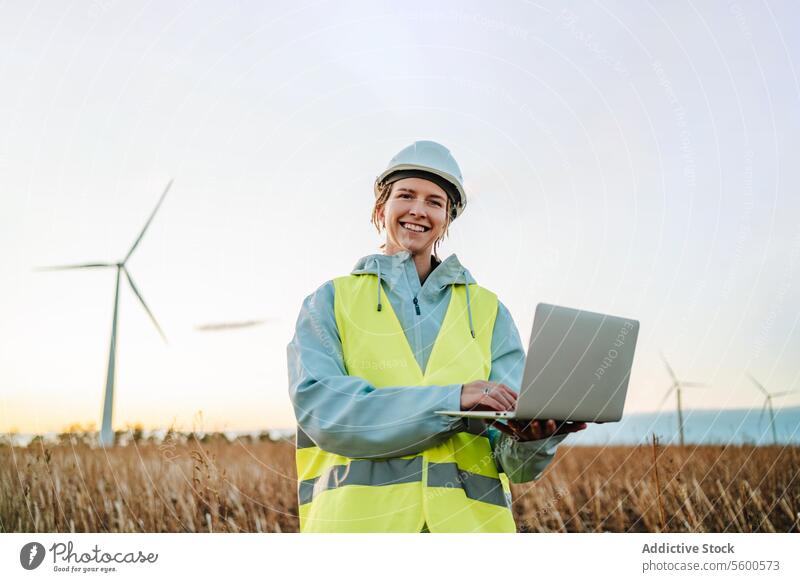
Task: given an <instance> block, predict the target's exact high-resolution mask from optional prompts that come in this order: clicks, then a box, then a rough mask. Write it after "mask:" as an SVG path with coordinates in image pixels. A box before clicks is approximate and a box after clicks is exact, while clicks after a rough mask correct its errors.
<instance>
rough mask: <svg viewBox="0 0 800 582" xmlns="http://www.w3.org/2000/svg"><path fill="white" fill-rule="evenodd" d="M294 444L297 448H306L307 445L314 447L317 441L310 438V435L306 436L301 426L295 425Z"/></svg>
mask: <svg viewBox="0 0 800 582" xmlns="http://www.w3.org/2000/svg"><path fill="white" fill-rule="evenodd" d="M296 445H297V448H298V449H307V448H308V447H316V446H317V443H315V442H314V441H312V440H311V437H310V436H308V435H307V434H306V433H305V432H304V431H303V429H302V428H300V427H299V426H298V427H297V440H296Z"/></svg>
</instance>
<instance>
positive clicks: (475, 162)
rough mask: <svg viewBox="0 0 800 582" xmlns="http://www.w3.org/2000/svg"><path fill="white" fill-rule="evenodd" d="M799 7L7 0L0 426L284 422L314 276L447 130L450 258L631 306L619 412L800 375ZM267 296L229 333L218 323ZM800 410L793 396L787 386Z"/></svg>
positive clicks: (338, 270) (555, 294) (483, 278)
mask: <svg viewBox="0 0 800 582" xmlns="http://www.w3.org/2000/svg"><path fill="white" fill-rule="evenodd" d="M798 22H800V8H798V6H797V5H796V3H793V2H790V1H788V0H785V1H775V2H729V1H724V2H723V1H717V2H703V3H692V2H670V3H660V2H638V1H633V0H627V1H618V2H608V1H603V2H595V3H591V4H590V3H583V2H572V3H569V2H568V3H561V2H527V1H522V0H508V1H504V2H496V3H485V2H454V1H451V2H437V3H430V2H422V1H410V2H388V1H384V2H366V1H361V2H325V1H317V2H269V3H264V2H255V1H254V2H226V3H219V2H170V3H161V2H115V1H113V0H106V1H103V0H96V1H94V2H85V3H81V2H76V3H62V2H56V1H55V0H45V1H43V2H38V3H26V2H16V3H4V4H3V5H2V7H0V78H2V79H3V90H2V91H0V112H1V113H2V114H1V115H0V202H1V204H0V266H2V271H0V318H1V319H2V334H0V432H6V431H11V430H18V431H21V432H46V431H57V430H61V429H63V428H64V427H66V426H67V425H69V424H72V423H90V422H93V423H95V425H97V426H99V424H100V414H101V406H102V396H103V390H104V386H105V374H106V364H107V353H108V343H109V335H110V331H111V313H112V307H113V306H112V300H113V285H114V271H113V270H111V269H108V270H99V271H67V272H46V273H42V272H35V271H34V270H33V269H34V268H35V267H37V266H42V265H58V264H68V263H81V262H91V261H116V260H119V259H121V258H122V257H123V256H124V255H125V253H126V252H127V250H128V248H129V247H130V245H131V243H132V242H133V240H134V238H135V237H136V235H137V234H138V232H139V231H140V230H141V228H142V226H143V224H144V222H145V220H146V218H147V216H148V215H149V214H150V212H151V211H152V208H153V206H154V205H155V203H156V201H157V199H158V197H159V195H160V193H161V191H162V190H163V188H164V186H165V185H166V183H167V181H168V180H169V179H170V178H174V179H175V182H174V186H173V188H172V190H171V192H170V193H169V195H168V197H167V198H166V201H165V202H164V205H163V207H162V208H161V210H160V212H159V214H158V215H157V216H156V218H155V220H154V222H153V223H152V225H151V227H150V230H149V231H148V233H147V235H146V236H145V238H144V240H143V241H142V243H141V245H140V246H139V248H138V249H137V251H136V253H135V255H134V256H133V258H132V259H131V261H130V263H129V269H130V272H131V274H132V275H133V277H134V279H135V281H136V283H137V285H138V287H139V289H140V290H141V292H142V294H143V296H144V298H145V300H146V301H147V303H148V305H149V306H150V308H151V309H152V310H153V312H154V314H155V316H156V318H158V320H159V322H160V323H161V325H162V327H163V329H164V331H165V333H166V336H167V338H168V340H169V343H168V344H165V343H164V342H163V341H162V340H161V338H160V337H159V335H158V334H157V332H156V331H155V329H154V327H153V325H152V324H151V322H150V321H149V320H148V318H147V315H146V314H145V312H144V311H143V309H142V308H141V306H140V305H139V304H138V302H137V300H136V298H135V297H134V295H133V294H132V292H131V291H130V289H129V288H128V287H127V285H125V284H123V286H122V290H121V297H120V323H119V335H118V359H117V366H118V367H117V382H116V397H115V402H116V403H115V416H114V426H115V428H123V427H124V426H125V425H126V424H128V423H134V422H142V423H144V425H145V427H146V428H156V427H165V426H168V425H170V424H172V423H175V425H176V426H177V427H180V428H185V429H191V428H192V423H193V419H194V418H196V414H197V412H198V411H202V416H203V421H202V422H203V428H205V429H206V430H258V429H266V428H282V427H291V426H293V425H294V417H293V412H292V408H291V405H290V402H289V398H288V393H287V367H286V345H287V343H288V342H289V341H290V339H291V337H292V335H293V332H294V324H295V320H296V317H297V313H298V310H299V308H300V305H301V303H302V301H303V299H304V298H305V297H306V296H307V295H308V294H310V293H311V292H312V291H314V290H315V289H316V288H317V287H318V286H320V285H321V284H323V283H324V282H325V281H327V280H328V279H331V278H333V277H335V276H338V275H343V274H347V273H348V272H349V271H350V270H351V269H352V267H353V266H354V264H355V263H356V261H357V260H358V259H359V258H360V257H362V256H364V255H368V254H371V253H375V252H379V251H378V245H379V244H380V242H381V239H380V237H379V236H378V234H377V233H376V232H375V230H374V228H373V227H372V226H371V224H370V222H369V217H370V212H371V208H372V204H373V201H374V196H373V193H372V184H373V180H374V178H375V176H376V175H377V174H378V173H380V171H382V169H383V168H384V167H385V165H386V163H387V162H388V160H389V159H390V158H391V157H392V155H393V154H394V153H395V152H397V151H398V150H399V149H401V148H402V147H404V146H405V145H407V144H409V143H411V142H412V141H414V140H417V139H432V140H436V141H439V142H441V143H443V144H444V145H446V146H447V147H448V148H450V150H451V151H452V152H453V154H454V155H455V157H456V159H457V160H458V161H459V163H460V165H461V169H462V171H463V173H464V176H465V183H466V189H467V192H468V196H469V204H468V207H467V210H466V212H465V213H464V214H463V215H462V216H461V217H460V218H459V219H458V220H457V221H456V222H455V223H454V224H453V226H452V227H451V230H450V238H449V239H448V240H447V241H446V242H445V243H444V244H443V246H442V248H441V252H440V255H441V256H442V257H446V256H448V255H449V254H451V253H455V254H457V255H458V257H459V259H460V260H461V262H462V263H463V264H464V265H465V266H466V267H467V268H468V269H469V270H470V271H471V272H472V273H473V275H474V276H475V278H476V279H477V280H478V282H479V283H480V284H482V285H484V286H486V287H488V288H490V289H492V290H493V291H494V292H496V293H497V294H498V296H499V297H500V299H501V301H503V302H504V303H505V304H506V305H507V306H508V308H509V310H510V311H511V313H512V315H513V317H514V320H515V322H516V324H517V326H518V328H519V330H520V334H521V336H522V339H523V342H525V344H526V345H527V340H528V337H529V335H530V327H531V322H532V318H533V313H534V309H535V306H536V304H537V303H538V302H540V301H543V302H548V303H556V304H560V305H566V306H570V307H578V308H583V309H588V310H592V311H600V312H605V313H611V314H615V315H624V316H628V317H632V318H635V319H638V320H639V321H640V322H641V331H640V335H639V344H638V346H637V352H636V359H635V362H634V369H633V373H632V376H631V383H630V388H629V396H628V401H627V406H626V412H646V411H653V410H656V409H657V408H658V405H659V402H660V401H661V398H662V396H663V394H664V392H665V390H666V389H667V388H668V386H669V379H668V376H667V374H666V371H665V369H664V366H663V364H662V363H661V360H660V359H659V351H660V350H663V352H664V353H665V354H666V356H667V357H668V358H669V359H670V362H671V363H672V366H673V367H674V368H675V369H676V371H677V372H678V374H680V375H681V376H682V377H683V378H684V379H686V380H694V381H701V382H707V383H709V384H710V385H711V387H710V388H706V389H702V390H701V389H698V390H694V391H689V390H687V391H686V392H685V393H684V403H685V406H686V407H687V408H742V407H744V408H746V407H760V406H761V402H762V397H761V396H760V394H759V393H758V392H757V390H756V389H755V388H754V387H753V386H752V384H751V383H750V382H749V380H748V379H747V377H746V376H745V372H750V373H752V374H753V375H754V376H755V377H756V378H758V379H759V380H760V381H761V382H762V383H764V384H765V385H767V387H769V388H770V389H771V390H773V391H779V390H790V389H797V390H800V332H798V319H799V318H800V163H798V152H800V82H798V72H799V71H800V36H799V35H798V34H797V23H798ZM251 319H266V320H267V322H266V323H265V324H264V325H261V326H256V327H250V328H245V329H240V330H229V331H220V332H215V333H210V332H206V333H203V332H200V331H197V330H196V329H195V326H197V325H200V324H204V323H213V322H224V321H241V320H251ZM798 404H800V392H799V393H798V394H795V395H792V396H789V397H786V398H784V399H782V400H780V401H778V400H776V405H780V406H795V405H798Z"/></svg>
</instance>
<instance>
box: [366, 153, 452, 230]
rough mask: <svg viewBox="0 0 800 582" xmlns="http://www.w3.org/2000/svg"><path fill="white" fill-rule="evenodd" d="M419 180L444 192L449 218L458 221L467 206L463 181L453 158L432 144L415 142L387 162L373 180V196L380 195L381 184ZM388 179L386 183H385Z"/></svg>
mask: <svg viewBox="0 0 800 582" xmlns="http://www.w3.org/2000/svg"><path fill="white" fill-rule="evenodd" d="M410 177H420V178H425V179H426V180H430V181H431V182H434V183H435V184H438V185H439V186H441V188H442V189H443V190H444V191H445V192H447V196H448V197H449V198H450V202H451V203H452V209H453V210H452V215H451V216H452V218H453V219H456V218H458V217H459V216H460V215H461V213H462V212H464V208H465V207H466V205H467V194H466V192H464V184H463V182H464V179H463V178H462V176H461V169H460V168H459V167H458V164H457V163H456V160H455V158H454V157H453V155H452V154H451V153H450V150H448V149H447V148H446V147H444V146H443V145H442V144H440V143H436V142H435V141H425V140H423V141H415V142H414V143H412V144H411V145H410V146H408V147H406V148H403V149H402V150H400V152H399V153H398V154H397V155H395V156H394V157H393V158H392V159H391V161H390V162H389V166H388V167H387V168H386V170H384V171H383V172H382V173H381V174H380V175H379V176H378V177H377V178H375V197H376V198H377V197H378V196H379V194H380V192H379V191H378V185H379V184H380V183H381V182H387V181H388V182H395V181H397V180H401V179H403V178H410ZM387 179H388V180H387Z"/></svg>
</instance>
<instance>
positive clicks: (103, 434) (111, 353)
mask: <svg viewBox="0 0 800 582" xmlns="http://www.w3.org/2000/svg"><path fill="white" fill-rule="evenodd" d="M171 186H172V180H170V181H169V183H168V184H167V187H166V188H165V189H164V193H163V194H161V198H159V200H158V203H157V204H156V207H155V209H154V210H153V212H152V214H150V218H148V219H147V222H146V223H145V225H144V228H142V232H140V233H139V236H138V237H136V240H135V241H134V242H133V245H132V246H131V248H130V250H129V251H128V254H126V255H125V257H124V258H123V259H122V260H121V261H119V262H116V263H83V264H80V265H62V266H56V267H40V268H38V269H37V270H38V271H63V270H68V269H104V268H115V269H116V270H117V280H116V284H115V287H114V316H113V319H112V321H111V345H110V347H109V350H108V372H107V374H106V391H105V396H104V399H103V422H102V427H101V429H100V444H101V445H102V446H104V447H106V446H111V445H113V444H114V431H113V429H112V428H111V419H112V418H111V417H112V413H113V408H114V368H115V365H116V360H117V316H118V313H119V280H120V274H121V273H124V274H125V278H126V279H127V280H128V284H130V286H131V290H132V291H133V294H134V295H136V298H137V299H139V302H140V303H141V304H142V307H144V310H145V311H146V312H147V315H148V316H149V317H150V320H151V321H152V322H153V325H155V326H156V329H157V330H158V333H159V334H160V335H161V337H162V339H163V340H164V341H165V342H166V341H167V338H166V336H165V335H164V332H163V331H162V330H161V326H160V325H158V322H157V321H156V318H155V316H154V315H153V312H152V311H150V308H149V307H147V303H145V301H144V298H143V297H142V294H141V293H139V289H138V288H137V287H136V284H135V283H134V282H133V278H132V277H131V274H130V272H129V271H128V269H127V267H126V266H125V265H126V264H127V262H128V259H130V258H131V255H132V254H133V251H135V250H136V247H137V246H139V243H140V242H141V241H142V237H144V233H145V232H147V228H148V227H149V226H150V223H151V222H152V221H153V217H155V215H156V212H158V209H159V207H160V206H161V203H162V202H164V197H165V196H166V195H167V192H169V189H170V187H171Z"/></svg>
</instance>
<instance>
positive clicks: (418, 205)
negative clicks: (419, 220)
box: [408, 198, 426, 217]
mask: <svg viewBox="0 0 800 582" xmlns="http://www.w3.org/2000/svg"><path fill="white" fill-rule="evenodd" d="M408 213H409V214H412V215H414V216H423V217H424V216H426V213H425V201H424V200H420V199H419V198H416V199H414V202H413V203H412V204H411V207H410V208H409V209H408Z"/></svg>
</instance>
